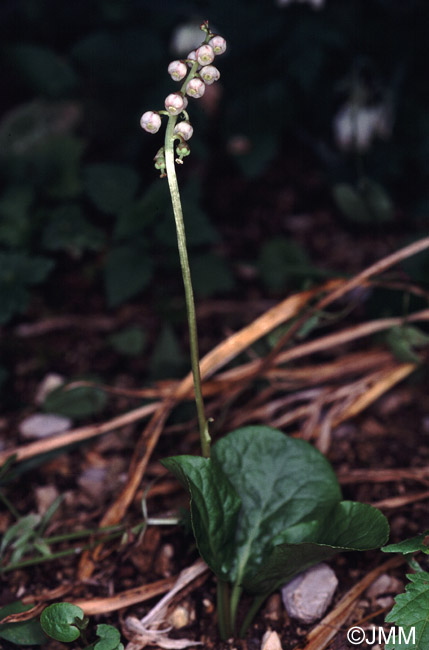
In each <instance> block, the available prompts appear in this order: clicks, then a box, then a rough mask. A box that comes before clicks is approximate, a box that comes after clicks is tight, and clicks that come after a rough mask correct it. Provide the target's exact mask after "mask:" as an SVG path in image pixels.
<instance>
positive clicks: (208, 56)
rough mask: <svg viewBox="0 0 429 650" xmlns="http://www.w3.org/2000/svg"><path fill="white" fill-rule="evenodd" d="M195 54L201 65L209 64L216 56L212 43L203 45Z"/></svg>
mask: <svg viewBox="0 0 429 650" xmlns="http://www.w3.org/2000/svg"><path fill="white" fill-rule="evenodd" d="M212 40H213V39H212ZM195 55H196V57H197V61H198V63H199V64H200V65H209V64H210V63H211V62H212V61H213V59H214V58H215V53H214V51H213V48H212V46H211V45H201V47H199V48H198V50H196V52H195Z"/></svg>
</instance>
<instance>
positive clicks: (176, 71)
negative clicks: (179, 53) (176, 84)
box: [168, 61, 188, 81]
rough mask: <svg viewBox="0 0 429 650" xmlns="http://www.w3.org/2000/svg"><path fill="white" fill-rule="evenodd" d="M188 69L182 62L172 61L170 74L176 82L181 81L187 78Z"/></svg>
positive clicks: (169, 68)
mask: <svg viewBox="0 0 429 650" xmlns="http://www.w3.org/2000/svg"><path fill="white" fill-rule="evenodd" d="M187 72H188V69H187V67H186V65H185V64H184V63H182V61H172V62H171V63H170V65H169V66H168V74H169V75H170V77H171V78H172V79H173V80H174V81H181V80H182V79H184V78H185V77H186V73H187Z"/></svg>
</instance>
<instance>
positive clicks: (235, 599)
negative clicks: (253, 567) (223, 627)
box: [230, 583, 243, 630]
mask: <svg viewBox="0 0 429 650" xmlns="http://www.w3.org/2000/svg"><path fill="white" fill-rule="evenodd" d="M242 592H243V590H242V588H241V587H240V585H239V584H238V583H235V585H234V586H233V588H232V592H231V605H230V616H231V626H232V629H233V630H235V619H236V616H237V608H238V603H239V602H240V598H241V594H242Z"/></svg>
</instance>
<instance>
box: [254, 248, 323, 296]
mask: <svg viewBox="0 0 429 650" xmlns="http://www.w3.org/2000/svg"><path fill="white" fill-rule="evenodd" d="M258 267H259V271H260V274H261V277H262V280H263V281H264V282H265V284H266V285H267V286H268V287H269V288H270V289H275V290H279V289H284V288H285V286H286V285H287V282H288V281H289V280H290V278H291V277H293V276H295V275H298V276H299V277H304V278H305V276H306V275H307V277H310V276H311V274H312V267H311V263H310V260H309V258H308V256H307V254H306V253H305V251H304V250H303V249H302V248H301V247H300V246H299V244H297V243H296V242H294V241H291V240H289V239H286V238H284V237H277V238H276V239H270V240H268V241H267V242H265V243H264V244H263V246H262V248H261V251H260V256H259V261H258Z"/></svg>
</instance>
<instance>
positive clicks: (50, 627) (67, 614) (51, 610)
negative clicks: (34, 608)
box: [40, 603, 84, 642]
mask: <svg viewBox="0 0 429 650" xmlns="http://www.w3.org/2000/svg"><path fill="white" fill-rule="evenodd" d="M83 620H84V613H83V610H82V609H81V608H80V607H78V606H77V605H72V604H71V603H53V604H52V605H48V607H46V609H44V610H43V612H42V615H41V616H40V624H41V626H42V628H43V630H44V632H45V633H46V634H47V635H48V636H50V637H52V638H53V639H56V640H57V641H65V642H70V641H75V640H76V639H78V638H79V637H80V630H79V627H77V626H76V621H82V622H83Z"/></svg>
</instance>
